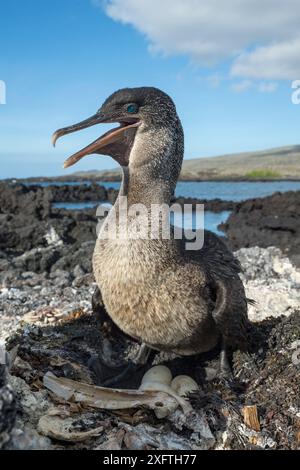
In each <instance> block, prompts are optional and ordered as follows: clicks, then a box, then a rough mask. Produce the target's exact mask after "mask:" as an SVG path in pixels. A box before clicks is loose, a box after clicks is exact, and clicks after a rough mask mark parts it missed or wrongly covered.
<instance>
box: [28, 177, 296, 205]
mask: <svg viewBox="0 0 300 470" xmlns="http://www.w3.org/2000/svg"><path fill="white" fill-rule="evenodd" d="M27 184H28V185H32V184H39V185H40V186H44V187H47V186H50V185H52V184H56V185H58V186H62V185H68V186H72V185H73V186H79V185H80V184H91V183H90V181H83V182H78V181H68V182H61V181H53V182H42V183H27ZM99 184H100V185H102V186H105V187H106V188H114V189H119V187H120V183H119V182H109V181H103V182H102V181H101V182H99ZM299 190H300V181H245V182H244V181H232V182H231V181H200V182H196V181H179V182H178V184H177V187H176V191H175V194H176V196H184V197H193V198H201V199H217V198H218V199H223V200H225V201H244V200H246V199H251V198H255V197H265V196H270V195H271V194H273V193H275V192H277V191H281V192H285V191H299Z"/></svg>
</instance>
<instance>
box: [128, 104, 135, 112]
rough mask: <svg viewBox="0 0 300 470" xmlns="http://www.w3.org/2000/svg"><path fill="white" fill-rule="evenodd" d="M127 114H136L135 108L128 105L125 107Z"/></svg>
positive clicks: (132, 105)
mask: <svg viewBox="0 0 300 470" xmlns="http://www.w3.org/2000/svg"><path fill="white" fill-rule="evenodd" d="M127 112H128V113H136V112H137V107H136V105H135V104H129V105H128V106H127Z"/></svg>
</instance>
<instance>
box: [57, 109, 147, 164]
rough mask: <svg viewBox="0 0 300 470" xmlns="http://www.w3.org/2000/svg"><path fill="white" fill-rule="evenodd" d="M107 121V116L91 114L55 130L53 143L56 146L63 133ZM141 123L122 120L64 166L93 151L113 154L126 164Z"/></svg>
mask: <svg viewBox="0 0 300 470" xmlns="http://www.w3.org/2000/svg"><path fill="white" fill-rule="evenodd" d="M105 122H111V121H108V120H106V119H105V116H103V115H102V114H100V113H97V114H94V116H91V117H90V118H88V119H85V120H84V121H81V122H79V123H77V124H74V125H72V126H69V127H64V128H62V129H58V130H57V131H55V132H54V134H53V135H52V144H53V146H54V147H55V144H56V142H57V140H58V139H59V138H60V137H62V136H63V135H66V134H71V133H72V132H77V131H79V130H82V129H85V128H87V127H91V126H94V125H96V124H100V123H105ZM139 125H140V121H139V120H137V119H133V120H131V121H126V122H121V123H120V126H119V127H117V128H114V129H111V130H110V131H108V132H106V133H105V134H103V135H102V136H101V137H99V138H98V139H96V140H94V142H92V143H91V144H89V145H87V146H86V147H84V148H83V149H81V150H79V151H78V152H76V153H74V154H73V155H71V156H70V157H69V158H67V160H65V162H64V168H68V167H70V166H72V165H74V164H75V163H77V162H78V161H79V160H81V158H83V157H84V156H86V155H91V154H93V153H100V154H101V153H102V154H104V155H111V156H112V157H113V158H115V159H116V160H117V161H118V162H119V163H120V164H126V163H127V162H126V158H125V157H126V153H128V152H127V148H128V147H129V146H130V145H131V144H132V142H133V139H134V135H135V131H136V129H137V127H138V126H139ZM132 131H134V133H132Z"/></svg>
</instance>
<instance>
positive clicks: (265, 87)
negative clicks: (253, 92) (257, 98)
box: [258, 82, 278, 93]
mask: <svg viewBox="0 0 300 470" xmlns="http://www.w3.org/2000/svg"><path fill="white" fill-rule="evenodd" d="M277 88H278V83H276V82H261V83H259V84H258V91H260V92H261V93H274V91H276V90H277Z"/></svg>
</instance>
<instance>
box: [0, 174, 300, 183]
mask: <svg viewBox="0 0 300 470" xmlns="http://www.w3.org/2000/svg"><path fill="white" fill-rule="evenodd" d="M56 181H57V182H59V183H71V182H76V183H77V182H78V183H81V182H82V183H83V184H84V182H87V181H88V182H89V183H120V182H121V177H117V176H116V177H109V176H105V177H91V176H90V175H89V176H87V177H84V176H76V175H74V176H72V175H68V176H57V177H56V176H49V177H48V176H47V177H46V176H45V177H43V176H36V177H35V176H33V177H28V178H4V179H0V182H4V183H19V184H22V183H24V184H26V183H55V182H56ZM278 181H282V182H289V181H290V182H299V181H300V177H299V178H297V177H294V178H291V177H286V178H282V177H280V178H247V177H245V178H243V177H234V176H232V177H228V178H224V177H222V178H208V177H207V178H206V177H203V178H197V177H191V178H187V177H186V178H179V179H178V182H179V183H184V182H187V183H209V182H211V183H268V182H278Z"/></svg>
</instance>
